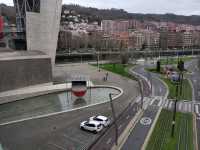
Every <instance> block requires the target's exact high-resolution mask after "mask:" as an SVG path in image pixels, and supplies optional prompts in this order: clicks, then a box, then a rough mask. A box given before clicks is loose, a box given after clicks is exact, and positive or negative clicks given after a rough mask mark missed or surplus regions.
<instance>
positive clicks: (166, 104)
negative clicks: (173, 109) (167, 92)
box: [164, 99, 169, 108]
mask: <svg viewBox="0 0 200 150" xmlns="http://www.w3.org/2000/svg"><path fill="white" fill-rule="evenodd" d="M168 105H169V100H168V99H167V100H166V102H165V105H164V107H165V108H167V107H168Z"/></svg>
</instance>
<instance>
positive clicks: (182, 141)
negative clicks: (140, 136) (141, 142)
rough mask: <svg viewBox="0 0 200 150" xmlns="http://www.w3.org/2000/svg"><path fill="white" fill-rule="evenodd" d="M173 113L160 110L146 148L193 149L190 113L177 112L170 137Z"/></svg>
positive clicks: (157, 149)
mask: <svg viewBox="0 0 200 150" xmlns="http://www.w3.org/2000/svg"><path fill="white" fill-rule="evenodd" d="M172 115H173V113H172V112H171V111H168V110H162V112H161V114H160V116H159V119H158V121H157V123H156V126H155V128H154V130H153V133H152V135H151V137H150V140H149V142H148V145H147V148H146V150H193V149H194V145H193V123H192V114H186V113H179V112H178V113H177V114H176V126H175V132H174V133H175V134H174V135H175V136H174V137H173V138H172V137H171V124H172Z"/></svg>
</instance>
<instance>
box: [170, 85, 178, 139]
mask: <svg viewBox="0 0 200 150" xmlns="http://www.w3.org/2000/svg"><path fill="white" fill-rule="evenodd" d="M177 101H178V83H176V100H175V105H174V111H173V120H172V132H171V137H174V130H175V124H176V105H177Z"/></svg>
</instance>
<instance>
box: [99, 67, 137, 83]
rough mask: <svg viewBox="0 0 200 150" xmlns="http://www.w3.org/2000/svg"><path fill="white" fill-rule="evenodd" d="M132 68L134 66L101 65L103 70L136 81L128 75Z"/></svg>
mask: <svg viewBox="0 0 200 150" xmlns="http://www.w3.org/2000/svg"><path fill="white" fill-rule="evenodd" d="M95 66H96V65H95ZM130 67H133V65H123V64H101V65H100V68H101V69H104V70H107V71H110V72H113V73H116V74H119V75H121V76H124V77H127V78H130V79H133V80H135V78H134V77H133V76H132V75H130V74H129V73H128V69H129V68H130Z"/></svg>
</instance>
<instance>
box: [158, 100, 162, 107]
mask: <svg viewBox="0 0 200 150" xmlns="http://www.w3.org/2000/svg"><path fill="white" fill-rule="evenodd" d="M161 105H162V99H161V98H160V101H159V103H158V106H159V107H160V106H161Z"/></svg>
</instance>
